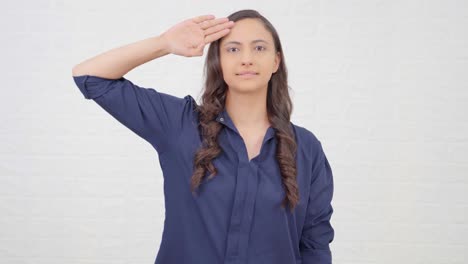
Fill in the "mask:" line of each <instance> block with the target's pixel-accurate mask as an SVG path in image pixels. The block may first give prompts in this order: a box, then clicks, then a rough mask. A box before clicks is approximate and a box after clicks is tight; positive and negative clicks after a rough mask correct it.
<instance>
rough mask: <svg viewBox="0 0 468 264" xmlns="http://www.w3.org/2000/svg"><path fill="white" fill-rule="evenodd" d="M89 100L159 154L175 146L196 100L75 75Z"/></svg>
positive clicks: (115, 80) (113, 81) (120, 81)
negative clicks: (185, 115)
mask: <svg viewBox="0 0 468 264" xmlns="http://www.w3.org/2000/svg"><path fill="white" fill-rule="evenodd" d="M73 79H74V81H75V83H76V85H77V86H78V88H79V89H80V91H81V92H82V93H83V95H84V97H85V98H86V99H92V100H94V101H95V102H96V103H97V104H98V105H100V106H101V107H102V108H103V109H104V110H105V111H107V112H108V113H109V114H110V115H112V116H113V117H114V118H115V119H117V120H118V121H119V122H120V123H121V124H123V125H124V126H126V127H127V128H129V129H130V130H131V131H133V132H134V133H136V134H137V135H138V136H140V137H141V138H143V139H145V140H146V141H147V142H149V143H151V144H152V145H153V146H154V147H155V149H156V150H157V151H158V152H162V151H164V150H166V148H167V147H168V145H169V144H171V143H174V141H173V140H175V136H176V135H178V132H180V130H181V126H182V119H183V118H184V114H187V113H188V111H191V109H192V107H193V104H194V103H195V102H194V101H193V98H192V97H191V96H190V95H187V96H185V97H184V98H179V97H176V96H173V95H170V94H165V93H162V92H159V91H156V90H155V89H153V88H143V87H139V86H137V85H135V84H133V83H132V82H131V81H129V80H127V79H125V78H124V77H121V78H119V79H107V78H102V77H98V76H92V75H81V76H73Z"/></svg>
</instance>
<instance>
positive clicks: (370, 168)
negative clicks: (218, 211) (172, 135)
mask: <svg viewBox="0 0 468 264" xmlns="http://www.w3.org/2000/svg"><path fill="white" fill-rule="evenodd" d="M136 3H137V4H136ZM243 8H253V9H257V10H259V11H260V12H261V13H263V14H264V15H265V16H266V17H267V18H269V19H270V21H271V22H272V23H273V24H274V25H275V26H276V28H277V30H278V32H279V34H280V37H281V40H282V44H283V46H284V50H285V56H286V64H287V66H288V70H289V74H290V75H289V77H290V86H291V87H292V89H293V90H294V91H293V94H292V96H293V99H294V103H295V105H294V107H295V108H294V113H293V122H295V123H297V124H300V125H303V126H305V127H307V128H309V129H310V130H311V131H313V132H314V133H315V134H316V135H317V137H318V138H319V139H320V140H321V141H322V143H323V145H324V148H325V151H326V153H327V156H328V158H329V161H330V164H331V166H332V169H333V172H334V179H335V196H334V201H333V204H334V208H335V213H334V216H333V218H332V224H333V225H334V227H335V232H336V237H335V241H334V242H333V243H332V251H333V259H334V263H346V264H371V263H372V264H386V263H388V264H394V263H408V264H409V263H411V264H419V263H421V264H422V263H424V264H455V263H466V262H467V260H466V259H468V253H466V252H468V251H467V249H468V239H467V236H468V213H467V212H468V203H467V201H468V194H467V193H468V178H467V176H468V173H467V172H468V169H467V168H468V164H467V159H468V118H467V114H466V113H467V112H468V109H467V108H468V107H467V105H468V104H467V103H468V89H467V83H468V77H467V76H468V74H466V72H467V69H468V36H467V32H468V31H467V30H466V27H467V24H468V15H467V14H468V3H467V2H466V1H460V0H459V1H455V0H446V1H422V0H421V1H415V0H410V1H403V0H394V1H370V0H367V1H345V0H341V1H336V0H335V1H330V0H328V1H306V0H303V1H287V2H284V3H283V2H272V1H265V0H264V1H254V2H249V1H236V2H233V3H230V5H228V6H227V4H226V2H223V1H170V2H166V1H165V2H162V1H145V2H143V1H141V2H135V4H130V2H129V1H97V2H96V1H89V0H87V1H74V2H71V1H69V2H64V1H52V0H50V1H32V0H31V1H25V0H23V1H9V2H8V3H5V4H4V5H3V8H2V11H1V12H2V15H1V18H0V20H1V22H2V27H1V30H2V32H1V33H2V36H1V39H2V51H3V52H2V60H1V67H2V70H3V78H2V80H3V89H2V96H1V98H2V100H1V104H0V110H1V113H2V115H1V116H2V117H1V121H2V122H1V124H2V125H1V129H0V133H1V137H0V142H1V148H0V215H1V217H0V263H8V264H20V263H21V264H31V263H34V264H45V263H47V264H54V263H68V264H75V263H76V264H78V263H80V264H100V263H153V261H154V258H155V256H156V253H157V250H158V248H159V243H160V238H161V234H162V226H163V221H164V197H163V193H162V184H163V181H162V175H161V171H160V167H159V163H158V159H157V153H156V152H155V150H154V149H153V148H152V147H151V146H150V145H149V144H147V143H146V142H145V141H143V140H142V139H139V138H138V137H137V136H136V135H135V134H133V132H131V131H130V130H128V129H126V128H125V127H123V126H122V125H120V124H119V123H118V122H117V121H116V120H114V119H113V118H112V117H110V116H109V115H108V114H107V113H106V112H105V111H103V110H102V109H100V108H99V106H98V105H97V104H95V103H93V102H92V101H88V100H85V99H84V97H83V96H82V95H81V94H80V92H79V90H78V88H77V87H76V86H75V84H74V83H73V80H72V77H71V69H72V67H73V66H74V65H75V64H77V63H79V62H80V61H82V60H84V59H86V58H88V57H90V56H93V55H96V54H98V53H100V52H103V51H105V50H108V49H110V48H113V47H117V46H120V45H123V44H126V43H129V42H132V41H136V40H140V39H143V38H146V37H149V36H152V35H155V34H159V33H161V32H162V31H163V30H165V29H166V28H168V27H169V26H171V25H172V24H174V23H176V22H178V21H180V20H182V19H185V18H188V17H192V16H195V15H199V14H205V13H212V14H215V15H216V16H227V15H228V14H230V13H232V12H234V11H236V10H238V9H243ZM203 60H204V56H203V57H198V58H183V57H176V56H171V55H169V56H166V57H163V58H160V59H158V60H156V61H152V62H149V63H148V64H145V65H142V66H140V67H138V68H137V69H135V70H133V71H132V72H130V73H129V74H127V75H126V77H128V78H130V79H131V80H132V81H134V82H135V83H138V84H140V85H142V86H148V87H154V88H158V89H159V90H161V91H164V92H167V93H172V94H174V95H178V96H184V95H186V94H191V95H193V96H194V98H198V97H199V95H200V92H199V91H200V88H201V84H202V80H201V75H202V66H203ZM176 80H177V81H176Z"/></svg>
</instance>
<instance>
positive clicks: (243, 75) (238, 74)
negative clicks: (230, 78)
mask: <svg viewBox="0 0 468 264" xmlns="http://www.w3.org/2000/svg"><path fill="white" fill-rule="evenodd" d="M236 75H237V76H240V77H254V76H257V75H258V73H256V72H250V71H249V72H241V73H237V74H236Z"/></svg>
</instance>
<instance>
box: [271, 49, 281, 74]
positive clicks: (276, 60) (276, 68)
mask: <svg viewBox="0 0 468 264" xmlns="http://www.w3.org/2000/svg"><path fill="white" fill-rule="evenodd" d="M280 62H281V53H280V52H279V51H278V52H277V53H276V56H275V68H274V69H275V70H274V71H273V73H275V72H276V71H277V70H278V68H279V65H280Z"/></svg>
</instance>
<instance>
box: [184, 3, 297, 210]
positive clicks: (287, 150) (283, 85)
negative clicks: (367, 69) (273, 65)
mask: <svg viewBox="0 0 468 264" xmlns="http://www.w3.org/2000/svg"><path fill="white" fill-rule="evenodd" d="M228 18H229V20H232V21H239V20H241V19H246V18H254V19H258V20H259V21H261V22H263V25H264V26H265V28H266V29H267V30H268V31H269V32H270V33H271V35H272V36H273V40H274V44H275V48H276V52H279V53H280V56H281V61H280V65H279V68H278V70H277V71H276V72H274V73H273V74H272V76H271V79H270V81H269V82H268V91H267V113H268V119H269V121H270V123H271V126H272V128H273V129H274V130H275V137H276V139H277V148H276V159H277V161H278V164H279V168H280V170H281V179H282V184H283V187H284V188H285V194H286V195H285V198H284V200H283V202H282V204H281V207H282V208H284V207H285V206H286V203H289V206H290V208H291V211H292V210H293V209H294V207H295V206H296V205H297V203H298V202H299V190H298V186H297V181H296V160H295V155H296V148H297V144H296V141H295V139H294V133H293V130H292V126H291V123H290V116H291V112H292V108H293V105H292V101H291V98H290V96H289V91H288V89H289V86H288V81H287V69H286V64H285V61H284V57H283V49H282V47H281V42H280V39H279V36H278V33H277V32H276V30H275V28H274V27H273V25H272V24H271V23H270V22H269V21H268V20H267V19H266V18H265V17H263V16H262V15H260V13H258V12H257V11H256V10H251V9H247V10H240V11H237V12H235V13H233V14H231V15H229V16H228ZM221 39H222V38H220V39H218V40H216V41H213V42H212V43H210V47H209V48H208V53H207V56H206V61H205V67H204V71H203V74H204V77H205V83H204V87H203V95H202V102H201V104H200V105H199V106H198V108H197V111H198V113H199V126H200V128H201V129H200V131H201V135H202V138H203V143H202V146H201V147H200V149H198V150H197V152H196V153H195V156H194V173H193V175H192V178H191V191H192V193H193V192H194V191H195V189H197V188H198V186H199V185H200V183H201V182H202V181H203V178H204V176H205V174H206V171H207V170H208V171H209V172H210V173H211V174H210V175H209V176H208V179H211V178H212V177H214V176H215V175H216V174H217V169H216V167H214V166H213V164H212V162H211V161H212V160H213V159H214V158H216V157H217V156H218V155H219V154H220V153H221V151H222V149H221V148H220V146H219V144H218V142H217V138H218V134H219V133H220V131H221V128H222V124H220V123H218V122H216V121H215V118H216V116H217V115H218V114H219V113H220V112H222V111H223V109H224V103H225V99H226V91H227V84H226V83H225V82H224V79H223V78H220V77H219V76H223V74H222V69H221V64H220V59H219V44H220V42H221Z"/></svg>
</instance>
